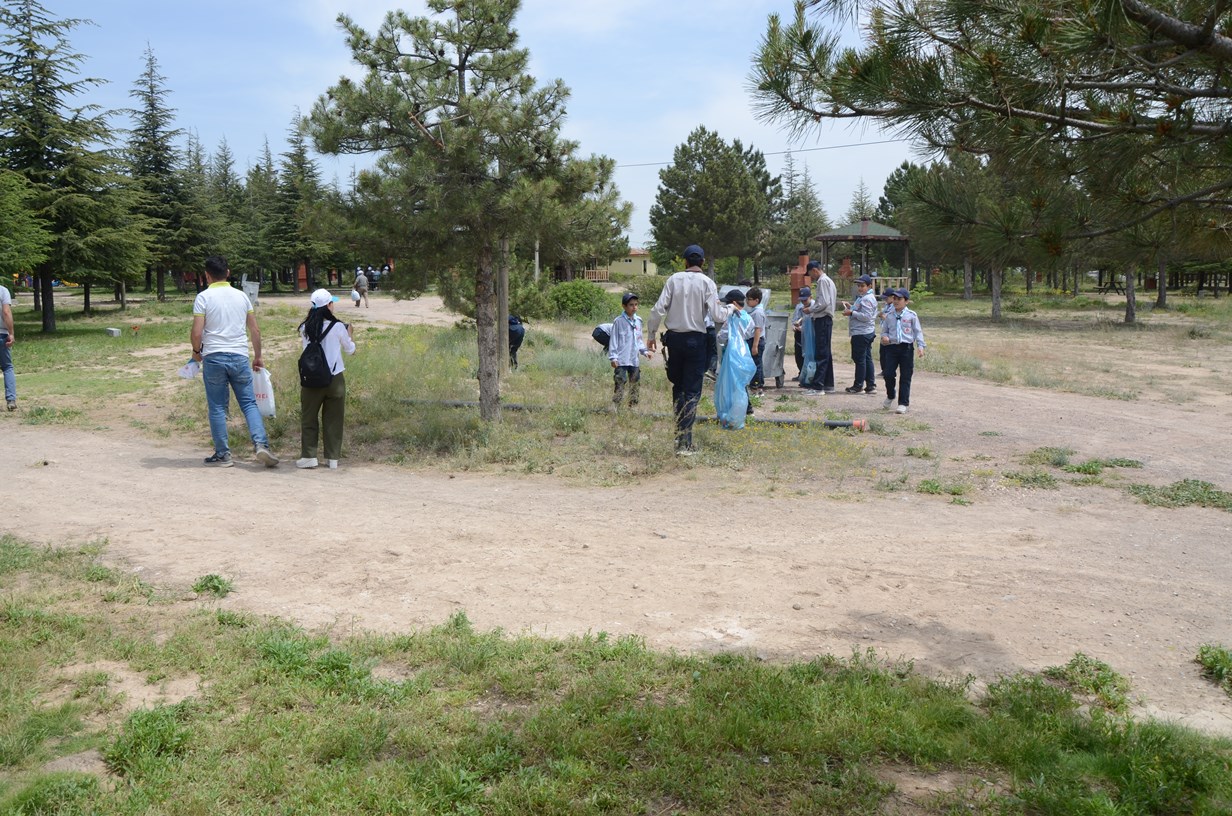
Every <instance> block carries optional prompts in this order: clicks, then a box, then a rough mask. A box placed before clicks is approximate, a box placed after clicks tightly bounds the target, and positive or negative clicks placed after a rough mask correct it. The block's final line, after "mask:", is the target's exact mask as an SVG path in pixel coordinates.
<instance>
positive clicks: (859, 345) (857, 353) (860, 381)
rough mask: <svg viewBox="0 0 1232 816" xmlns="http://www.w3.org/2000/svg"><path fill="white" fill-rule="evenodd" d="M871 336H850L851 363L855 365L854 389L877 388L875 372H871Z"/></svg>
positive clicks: (874, 336)
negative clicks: (863, 387)
mask: <svg viewBox="0 0 1232 816" xmlns="http://www.w3.org/2000/svg"><path fill="white" fill-rule="evenodd" d="M875 338H876V335H873V334H853V335H852V336H851V361H852V362H853V363H855V364H856V381H855V387H857V388H859V387H861V386H867V387H868V388H875V387H876V386H877V381H876V376H877V372H875V371H874V370H873V340H874V339H875Z"/></svg>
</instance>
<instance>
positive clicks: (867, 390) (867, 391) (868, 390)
mask: <svg viewBox="0 0 1232 816" xmlns="http://www.w3.org/2000/svg"><path fill="white" fill-rule="evenodd" d="M864 393H865V394H876V393H877V386H875V385H870V386H868V387H867V388H865V389H864Z"/></svg>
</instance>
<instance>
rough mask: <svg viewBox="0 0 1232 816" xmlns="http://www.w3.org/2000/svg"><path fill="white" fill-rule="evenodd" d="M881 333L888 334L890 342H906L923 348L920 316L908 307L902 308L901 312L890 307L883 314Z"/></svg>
mask: <svg viewBox="0 0 1232 816" xmlns="http://www.w3.org/2000/svg"><path fill="white" fill-rule="evenodd" d="M881 333H882V334H883V335H888V336H889V338H890V342H891V343H907V344H909V345H913V346H919V347H920V348H925V344H924V328H923V327H922V326H921V325H920V317H919V315H917V314H916V313H915V312H913V311H911V310H910V309H907V308H904V309H903V310H902V311H901V312H900V311H898V310H897V309H892V310H891V311H890V312H889V313H888V314H886V316H885V323H884V324H883V325H882V327H881Z"/></svg>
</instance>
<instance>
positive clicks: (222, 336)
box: [190, 255, 278, 467]
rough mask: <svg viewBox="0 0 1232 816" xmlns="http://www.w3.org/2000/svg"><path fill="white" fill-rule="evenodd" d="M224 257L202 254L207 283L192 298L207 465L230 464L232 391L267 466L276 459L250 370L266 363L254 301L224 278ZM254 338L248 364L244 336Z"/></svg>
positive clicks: (193, 329) (246, 343) (275, 463)
mask: <svg viewBox="0 0 1232 816" xmlns="http://www.w3.org/2000/svg"><path fill="white" fill-rule="evenodd" d="M229 274H230V270H229V269H228V268H227V259H226V258H224V257H222V256H221V255H211V256H210V257H208V258H206V259H205V276H206V279H207V280H208V281H209V282H210V285H209V286H207V287H206V288H205V289H203V290H202V291H201V292H200V294H198V295H197V299H196V300H195V301H193V323H192V333H191V335H190V338H191V341H192V350H193V359H194V360H199V361H200V362H201V378H202V380H203V381H204V382H205V403H206V406H207V407H208V410H209V417H210V436H211V437H213V440H214V455H213V456H211V457H209V458H207V459H206V460H205V464H206V465H208V466H210V467H231V465H232V464H233V463H232V461H231V446H230V444H229V443H228V441H227V405H228V403H230V401H231V392H232V391H234V392H235V401H236V402H238V403H239V406H240V411H241V412H243V414H244V421H245V422H246V423H247V424H248V434H249V436H251V437H252V446H253V449H254V450H255V451H256V456H257V460H258V461H259V462H261V464H263V465H265V466H266V467H273V466H274V465H277V464H278V457H277V456H275V455H274V454H272V453H270V449H269V438H268V437H267V436H266V435H265V422H264V421H263V420H262V419H261V412H260V411H259V410H257V400H256V397H255V396H254V394H253V386H252V372H253V370H254V369H258V368H264V367H265V366H264V364H263V363H262V362H261V330H260V329H259V328H257V318H256V315H255V314H254V313H253V310H252V302H251V301H250V300H249V299H248V295H245V294H244V293H243V292H242V291H240V290H239V289H235V288H234V287H232V286H231V284H229V283H228V282H227V276H228V275H229ZM250 336H251V338H252V352H253V356H252V363H251V365H250V364H249V361H248V340H249V337H250Z"/></svg>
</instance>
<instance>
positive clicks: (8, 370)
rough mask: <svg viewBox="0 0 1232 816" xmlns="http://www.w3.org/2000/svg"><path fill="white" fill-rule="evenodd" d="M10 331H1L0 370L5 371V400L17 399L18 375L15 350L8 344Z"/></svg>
mask: <svg viewBox="0 0 1232 816" xmlns="http://www.w3.org/2000/svg"><path fill="white" fill-rule="evenodd" d="M8 339H9V335H8V332H3V333H0V371H3V372H4V401H5V402H16V401H17V375H16V374H14V373H13V350H12V349H10V348H9V347H8V346H7V345H5V344H6V343H7V342H8Z"/></svg>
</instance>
